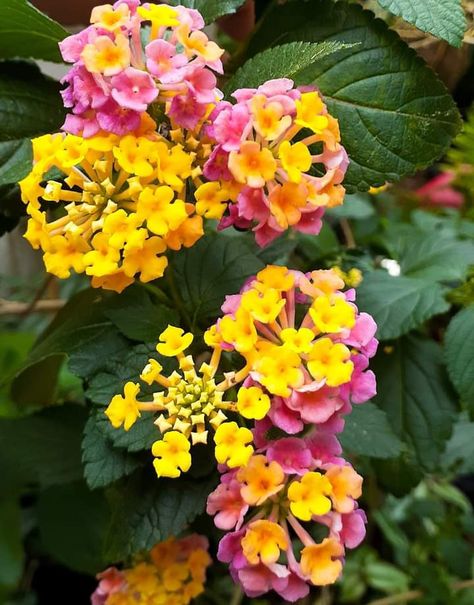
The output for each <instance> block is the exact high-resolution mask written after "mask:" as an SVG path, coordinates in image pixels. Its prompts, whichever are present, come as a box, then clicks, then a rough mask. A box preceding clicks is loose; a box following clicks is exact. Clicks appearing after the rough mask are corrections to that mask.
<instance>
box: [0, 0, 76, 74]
mask: <svg viewBox="0 0 474 605" xmlns="http://www.w3.org/2000/svg"><path fill="white" fill-rule="evenodd" d="M67 35H69V34H68V32H67V31H66V30H65V29H64V28H63V27H61V25H59V23H56V21H53V20H52V19H50V18H49V17H47V16H46V15H44V14H43V13H41V12H40V11H39V10H38V9H36V8H35V7H34V6H32V5H31V4H30V3H29V2H26V1H25V0H2V3H1V6H0V57H1V58H2V59H14V58H16V57H22V58H24V59H30V58H33V59H44V60H45V61H55V62H57V63H60V62H61V61H62V59H61V55H60V53H59V48H58V43H59V42H61V40H62V39H63V38H65V37H66V36H67Z"/></svg>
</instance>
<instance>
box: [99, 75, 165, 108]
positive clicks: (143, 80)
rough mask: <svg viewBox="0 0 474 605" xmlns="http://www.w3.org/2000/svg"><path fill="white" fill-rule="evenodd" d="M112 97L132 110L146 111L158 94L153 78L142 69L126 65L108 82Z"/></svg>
mask: <svg viewBox="0 0 474 605" xmlns="http://www.w3.org/2000/svg"><path fill="white" fill-rule="evenodd" d="M110 84H111V86H112V97H113V98H114V100H115V101H116V102H117V103H118V104H119V105H120V106H121V107H125V108H127V109H133V110H134V111H138V112H143V111H146V109H147V107H148V105H149V104H150V103H153V101H154V100H155V99H156V97H157V96H158V90H157V88H156V86H155V83H154V82H153V78H152V77H151V76H150V75H149V74H147V73H146V72H144V71H140V70H139V69H135V68H134V67H128V68H127V69H125V70H124V71H123V72H122V73H120V74H119V75H117V76H114V77H113V78H112V80H111V82H110Z"/></svg>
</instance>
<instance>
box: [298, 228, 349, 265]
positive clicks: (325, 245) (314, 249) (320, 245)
mask: <svg viewBox="0 0 474 605" xmlns="http://www.w3.org/2000/svg"><path fill="white" fill-rule="evenodd" d="M295 237H296V241H297V242H298V248H299V250H301V252H302V253H303V254H304V255H305V256H306V257H307V258H308V260H310V261H311V262H312V263H314V261H315V260H316V259H318V258H322V257H324V256H329V255H330V254H334V253H335V252H336V251H337V250H338V249H339V240H338V239H337V236H336V233H335V232H334V229H333V228H332V227H331V226H330V225H329V224H328V223H327V222H323V227H322V229H321V231H320V232H319V235H318V237H314V235H309V234H307V233H296V234H295Z"/></svg>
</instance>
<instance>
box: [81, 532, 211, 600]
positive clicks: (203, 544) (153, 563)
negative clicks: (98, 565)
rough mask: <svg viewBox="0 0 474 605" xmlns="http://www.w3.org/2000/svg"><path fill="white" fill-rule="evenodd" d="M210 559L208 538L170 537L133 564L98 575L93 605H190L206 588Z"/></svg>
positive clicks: (113, 568) (112, 568)
mask: <svg viewBox="0 0 474 605" xmlns="http://www.w3.org/2000/svg"><path fill="white" fill-rule="evenodd" d="M210 563H211V558H210V557H209V554H208V541H207V539H206V538H205V537H204V536H199V535H196V534H193V535H190V536H187V537H186V538H181V539H180V540H176V539H174V538H170V539H168V540H166V541H165V542H160V543H159V544H157V545H156V546H155V547H153V548H152V550H151V551H150V553H148V555H147V557H146V558H144V559H143V560H142V561H140V562H137V563H136V564H135V565H134V566H133V567H130V568H127V569H122V570H119V569H117V568H116V567H110V568H109V569H107V570H105V571H104V572H102V573H100V574H99V575H98V576H97V579H98V580H99V585H98V586H97V588H96V590H95V592H94V594H93V595H92V599H91V603H92V605H150V604H151V603H153V604H154V605H188V603H190V602H191V601H192V600H193V599H194V598H196V597H197V596H199V595H200V594H201V593H202V592H203V591H204V582H205V580H206V569H207V567H208V566H209V565H210Z"/></svg>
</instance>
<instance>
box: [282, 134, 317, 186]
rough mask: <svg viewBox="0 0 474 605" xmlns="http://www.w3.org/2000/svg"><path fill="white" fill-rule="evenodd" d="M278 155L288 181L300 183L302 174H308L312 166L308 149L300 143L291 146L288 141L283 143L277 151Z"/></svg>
mask: <svg viewBox="0 0 474 605" xmlns="http://www.w3.org/2000/svg"><path fill="white" fill-rule="evenodd" d="M278 155H279V157H280V161H281V164H282V166H283V169H284V170H285V171H286V173H287V174H288V178H289V179H290V181H291V182H292V183H300V182H301V179H302V173H303V172H308V170H309V169H310V168H311V164H312V159H311V153H310V152H309V149H308V147H307V146H306V145H305V144H304V143H301V141H300V142H298V143H294V144H293V145H292V144H291V143H290V142H289V141H283V143H282V144H281V145H280V148H279V149H278Z"/></svg>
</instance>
